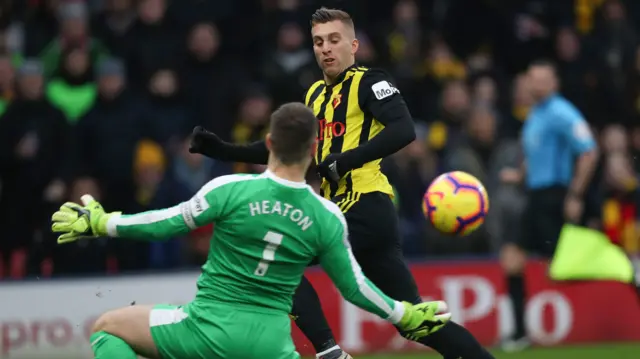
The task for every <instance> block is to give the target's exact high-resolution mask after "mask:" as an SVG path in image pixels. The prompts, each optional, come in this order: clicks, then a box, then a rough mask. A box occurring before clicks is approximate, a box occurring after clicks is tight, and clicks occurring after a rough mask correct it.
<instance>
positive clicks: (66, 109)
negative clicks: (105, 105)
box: [47, 47, 98, 124]
mask: <svg viewBox="0 0 640 359" xmlns="http://www.w3.org/2000/svg"><path fill="white" fill-rule="evenodd" d="M60 61H61V62H60V68H59V69H58V70H57V71H56V73H55V75H54V77H53V79H51V80H50V81H49V83H48V84H47V98H48V99H49V101H51V103H52V104H53V105H54V106H56V107H57V108H58V109H59V110H60V111H62V112H63V113H64V114H65V116H66V118H67V121H69V123H70V124H75V123H76V122H78V120H79V119H80V118H81V117H82V116H84V115H86V114H87V112H89V110H90V109H91V108H92V107H93V105H94V104H95V102H96V99H97V97H98V88H97V85H96V83H95V81H94V66H93V63H92V62H91V58H90V54H89V52H88V51H87V49H86V48H83V47H76V48H69V49H66V50H65V51H64V52H63V53H62V55H61V58H60Z"/></svg>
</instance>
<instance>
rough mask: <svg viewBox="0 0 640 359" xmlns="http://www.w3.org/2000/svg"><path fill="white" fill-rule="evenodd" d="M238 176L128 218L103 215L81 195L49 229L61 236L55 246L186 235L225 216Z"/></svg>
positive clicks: (99, 207)
mask: <svg viewBox="0 0 640 359" xmlns="http://www.w3.org/2000/svg"><path fill="white" fill-rule="evenodd" d="M238 177H239V176H237V175H236V176H233V175H232V176H222V177H218V178H216V179H214V180H212V181H210V182H209V183H207V184H206V185H205V186H204V187H203V188H202V189H201V190H200V191H198V193H197V194H196V195H195V196H193V198H191V199H190V200H189V201H186V202H183V203H181V204H179V205H177V206H174V207H171V208H166V209H161V210H157V211H148V212H143V213H138V214H130V215H123V214H121V213H120V212H112V213H105V211H104V209H103V208H102V205H101V204H100V203H99V202H98V201H96V200H95V199H93V197H91V196H90V195H84V196H82V198H81V200H82V205H80V204H77V203H72V202H67V203H65V204H63V205H62V207H60V209H59V210H58V211H56V212H55V213H54V214H53V216H52V217H51V220H52V222H53V223H52V225H51V230H52V231H53V232H56V233H61V235H60V236H58V243H68V242H73V241H76V240H78V239H80V238H87V237H88V238H94V237H100V236H106V235H108V236H111V237H125V238H130V239H139V240H151V241H153V240H163V239H166V238H170V237H173V236H176V235H180V234H185V233H187V232H189V231H190V230H193V229H196V228H198V227H200V226H203V225H206V224H209V223H212V222H214V221H216V220H219V219H221V218H223V217H224V208H225V206H226V203H227V199H228V198H229V197H230V193H231V188H232V187H234V186H233V182H236V181H237V180H238Z"/></svg>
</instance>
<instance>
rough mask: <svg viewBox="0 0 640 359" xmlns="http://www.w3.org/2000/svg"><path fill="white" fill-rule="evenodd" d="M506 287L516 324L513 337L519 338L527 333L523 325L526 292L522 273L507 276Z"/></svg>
mask: <svg viewBox="0 0 640 359" xmlns="http://www.w3.org/2000/svg"><path fill="white" fill-rule="evenodd" d="M507 288H508V290H509V297H510V298H511V303H512V305H513V316H514V320H515V325H516V328H515V329H516V330H515V333H514V338H521V337H523V336H525V335H526V334H527V329H526V328H525V325H524V302H525V298H526V294H525V289H524V277H523V276H522V274H516V275H509V276H507Z"/></svg>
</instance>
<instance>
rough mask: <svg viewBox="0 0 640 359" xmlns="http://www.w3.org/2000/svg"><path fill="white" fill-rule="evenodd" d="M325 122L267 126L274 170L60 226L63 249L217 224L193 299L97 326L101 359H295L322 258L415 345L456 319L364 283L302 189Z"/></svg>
mask: <svg viewBox="0 0 640 359" xmlns="http://www.w3.org/2000/svg"><path fill="white" fill-rule="evenodd" d="M317 126H318V121H317V119H316V117H315V116H314V114H313V113H312V112H311V110H310V109H309V108H307V107H306V106H304V105H303V104H301V103H290V104H286V105H283V106H282V107H280V108H279V109H278V110H276V111H275V112H274V113H273V114H272V116H271V124H270V133H269V134H268V135H267V138H266V143H267V146H268V148H269V150H270V157H269V163H268V170H267V171H266V172H264V173H262V174H259V175H230V176H223V177H218V178H216V179H214V180H212V181H210V182H209V183H208V184H206V185H205V186H204V187H203V188H202V189H201V190H200V191H199V192H198V193H197V194H196V195H195V196H194V197H193V198H191V199H190V200H189V201H187V202H184V203H181V204H179V205H176V206H174V207H171V208H167V209H162V210H158V211H150V212H145V213H140V214H133V215H123V214H120V213H119V212H114V213H105V211H104V209H103V208H102V206H101V205H100V204H99V203H98V202H96V201H95V200H94V199H93V198H92V197H91V196H88V195H85V196H83V198H82V202H83V204H82V205H80V204H75V203H66V204H64V205H63V206H62V207H61V208H60V210H59V211H58V212H56V213H55V214H54V215H53V218H52V219H53V226H52V229H53V231H54V232H59V233H62V234H61V235H60V237H58V242H59V243H66V242H71V241H75V240H77V239H79V238H83V237H97V236H110V237H118V236H123V237H126V238H138V239H140V240H162V239H163V238H169V237H172V236H175V235H179V234H184V233H187V232H189V231H190V230H193V229H195V228H197V227H200V226H203V225H205V224H208V223H212V222H215V224H216V227H215V232H214V235H213V238H212V239H211V244H210V253H209V257H208V259H207V262H206V263H205V264H204V266H203V267H202V275H201V276H200V278H199V279H198V283H197V287H198V291H197V294H196V297H195V299H194V300H193V301H192V302H190V303H189V304H186V305H184V306H167V305H157V306H141V305H136V306H129V307H126V308H122V309H117V310H114V311H110V312H107V313H105V314H103V315H102V316H101V317H100V318H99V319H98V320H97V321H96V323H95V325H94V328H93V335H92V336H91V346H92V348H93V352H94V354H95V358H99V359H135V358H136V357H137V355H141V356H145V357H147V358H163V359H216V358H231V359H252V358H256V359H257V358H261V359H262V358H267V359H293V358H299V357H300V356H299V355H298V353H297V352H296V351H295V347H294V345H293V341H292V339H291V321H290V319H289V316H288V313H289V312H290V310H291V305H292V296H293V293H294V291H295V289H296V287H297V286H298V284H299V283H300V280H301V278H302V275H303V272H304V270H305V268H306V267H307V266H308V265H309V264H310V263H311V262H312V261H313V260H314V259H315V258H318V259H319V260H320V264H321V265H322V267H323V268H324V270H325V271H326V272H327V274H328V275H329V277H331V279H332V280H333V282H334V283H335V285H336V287H337V288H338V289H339V290H340V293H342V295H343V296H344V297H345V299H347V300H348V301H350V302H351V303H353V304H355V305H357V306H358V307H360V308H362V309H364V310H367V311H369V312H372V313H374V314H376V315H378V316H380V317H381V318H384V319H386V320H388V321H389V322H391V323H393V324H394V325H396V326H397V327H399V328H400V329H401V330H402V331H403V332H405V333H406V335H405V336H406V337H407V338H409V339H413V340H416V339H419V338H422V337H424V336H426V335H429V334H431V333H433V332H435V331H437V330H439V329H440V328H441V327H442V326H443V325H444V324H445V323H446V322H447V321H448V320H449V318H450V316H451V314H449V313H447V308H446V304H445V303H444V302H427V303H422V304H418V305H412V304H409V303H406V302H404V303H402V302H397V301H395V300H393V299H391V298H389V297H387V296H386V295H385V294H384V293H382V292H381V291H380V290H379V289H378V288H377V287H376V286H375V285H373V284H372V283H371V282H369V280H368V279H367V278H366V277H365V276H364V275H363V274H362V272H361V270H360V266H359V265H358V263H357V262H356V260H355V259H354V257H353V255H352V253H351V250H350V246H349V242H348V230H347V225H346V223H345V219H344V217H343V215H342V213H341V211H340V209H339V208H338V207H337V206H336V205H335V204H334V203H332V202H330V201H329V200H325V199H324V198H322V197H320V196H318V195H316V194H315V193H314V192H313V190H312V189H311V187H309V186H308V185H307V184H305V182H304V177H305V174H306V172H307V168H308V166H309V164H310V162H311V160H312V156H313V155H314V152H315V151H316V147H317V146H316V143H315V141H316V134H317Z"/></svg>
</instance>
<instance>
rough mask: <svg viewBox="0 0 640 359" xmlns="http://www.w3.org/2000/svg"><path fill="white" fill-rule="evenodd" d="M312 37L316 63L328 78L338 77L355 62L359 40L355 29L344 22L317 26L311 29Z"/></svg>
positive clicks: (337, 21)
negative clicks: (354, 31) (356, 37)
mask: <svg viewBox="0 0 640 359" xmlns="http://www.w3.org/2000/svg"><path fill="white" fill-rule="evenodd" d="M311 35H312V37H313V51H314V53H315V55H316V61H318V65H319V66H320V68H321V69H322V72H324V73H325V75H326V76H327V77H329V78H334V77H336V76H338V75H339V74H340V73H341V72H342V71H344V70H345V69H346V68H347V67H349V66H351V65H353V63H354V62H355V57H354V56H355V53H356V51H358V40H356V39H355V35H354V34H353V29H350V28H349V27H348V26H347V25H345V24H344V23H343V22H342V21H339V20H336V21H330V22H327V23H324V24H315V25H314V26H313V27H312V28H311Z"/></svg>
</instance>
